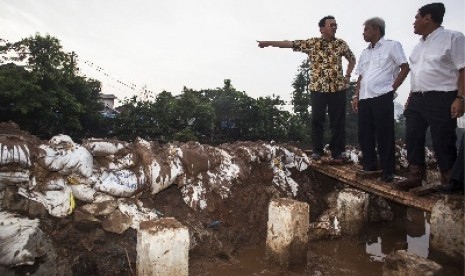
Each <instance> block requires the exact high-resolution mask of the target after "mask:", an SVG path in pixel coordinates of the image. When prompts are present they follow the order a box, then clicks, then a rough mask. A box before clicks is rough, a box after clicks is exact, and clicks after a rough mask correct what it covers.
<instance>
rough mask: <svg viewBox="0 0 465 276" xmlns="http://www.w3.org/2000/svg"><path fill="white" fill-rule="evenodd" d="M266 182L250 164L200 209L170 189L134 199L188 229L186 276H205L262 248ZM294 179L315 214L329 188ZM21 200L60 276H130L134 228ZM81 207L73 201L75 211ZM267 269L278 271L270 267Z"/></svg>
mask: <svg viewBox="0 0 465 276" xmlns="http://www.w3.org/2000/svg"><path fill="white" fill-rule="evenodd" d="M271 178H272V172H271V171H270V170H269V168H267V167H266V166H256V167H254V168H253V169H252V173H251V174H250V177H249V178H248V179H245V180H244V181H243V182H242V183H240V184H236V185H235V186H234V187H233V189H232V196H230V197H229V198H228V199H225V200H221V199H219V198H212V199H211V200H210V201H209V206H208V208H207V209H206V210H203V211H194V210H193V209H191V208H189V207H188V206H187V205H186V203H185V202H184V201H183V199H182V197H181V193H180V192H179V189H178V188H177V186H174V185H173V186H170V187H169V188H167V189H166V190H163V191H161V192H160V193H158V194H156V195H155V196H153V195H151V194H150V193H142V194H140V195H138V198H139V199H140V200H141V201H142V202H144V207H147V208H153V209H156V210H158V211H159V212H161V213H162V214H163V215H164V216H165V217H174V218H176V219H177V220H178V221H180V222H181V223H182V224H183V225H185V226H187V227H188V228H189V231H190V233H191V247H193V248H192V249H191V250H190V252H189V258H190V260H189V274H190V275H207V274H208V273H209V271H208V270H209V269H211V268H212V263H234V260H235V257H236V255H237V253H238V251H239V250H241V249H245V248H247V247H250V246H252V247H253V246H256V247H264V244H265V239H266V223H267V210H268V204H269V201H270V199H271V198H274V197H281V196H283V195H282V194H280V192H279V191H278V190H277V189H276V188H275V187H274V186H273V185H271ZM296 178H297V179H296ZM294 179H296V181H298V182H299V183H301V184H304V185H303V186H302V187H304V188H303V189H301V190H300V192H299V195H298V198H297V199H298V200H302V201H306V202H309V203H310V204H311V206H314V207H312V208H311V212H312V216H313V217H316V216H318V215H319V213H321V212H322V211H323V210H324V209H325V208H326V206H325V203H324V202H323V200H322V198H323V196H322V195H323V193H325V192H329V191H330V190H332V188H333V187H334V186H333V185H332V184H331V183H323V181H322V180H321V179H320V181H318V178H315V177H314V176H313V175H312V174H309V173H308V172H304V173H297V172H296V177H295V178H294ZM329 182H331V181H330V180H329ZM319 199H320V200H319ZM26 201H27V200H25V199H23V198H20V197H18V198H17V202H18V205H22V206H23V207H22V209H23V210H26V209H27V210H31V209H32V210H34V211H33V212H28V213H24V211H22V212H23V214H24V215H27V216H29V217H38V218H40V226H41V229H42V230H43V231H44V233H45V234H46V235H48V236H49V237H50V239H51V243H52V245H53V247H54V250H55V251H56V255H57V261H56V262H57V264H58V266H60V268H59V269H58V271H63V272H64V274H65V275H71V274H72V275H135V271H136V251H135V250H136V240H137V233H136V230H134V229H131V228H129V229H128V230H126V231H125V232H124V233H123V234H115V233H110V232H107V231H104V230H103V229H102V227H101V224H100V222H91V221H85V220H84V221H76V215H74V216H68V217H66V218H54V217H52V216H50V215H49V214H48V213H47V212H46V210H44V209H43V207H42V206H40V205H38V204H34V203H33V202H31V201H27V202H26ZM20 202H21V203H20ZM28 204H29V205H31V204H32V205H33V206H30V207H29V208H26V207H25V206H24V205H28ZM82 204H84V203H82V202H79V201H78V202H77V208H78V207H79V205H82ZM18 209H19V208H18ZM97 218H98V217H97ZM101 219H103V218H101ZM45 261H46V260H40V259H39V260H37V261H36V264H34V265H32V266H28V265H23V266H18V267H13V268H5V267H3V268H0V272H1V273H0V274H1V275H26V274H29V273H30V274H35V273H38V272H40V271H41V270H38V268H39V267H40V266H42V265H43V263H44V262H45ZM2 270H3V271H2ZM269 271H277V272H279V271H281V270H280V269H279V268H277V267H273V266H270V268H269ZM281 272H282V273H284V271H281ZM210 275H211V274H210ZM276 275H278V274H276Z"/></svg>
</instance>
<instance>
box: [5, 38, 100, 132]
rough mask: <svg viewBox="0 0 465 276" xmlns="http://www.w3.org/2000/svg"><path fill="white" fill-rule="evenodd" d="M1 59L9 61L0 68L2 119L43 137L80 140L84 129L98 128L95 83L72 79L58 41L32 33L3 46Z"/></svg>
mask: <svg viewBox="0 0 465 276" xmlns="http://www.w3.org/2000/svg"><path fill="white" fill-rule="evenodd" d="M0 54H1V55H2V59H3V60H9V61H13V62H14V63H8V64H2V65H0V68H1V69H0V91H1V92H0V102H1V103H2V107H3V108H2V111H1V112H2V115H3V114H8V115H7V116H2V120H13V121H15V122H17V123H18V124H19V125H20V127H21V128H22V129H25V130H27V131H29V132H30V133H32V134H35V135H37V136H39V137H43V138H48V137H51V136H53V135H56V134H58V133H62V134H68V135H70V136H72V137H74V138H81V137H83V136H84V135H85V134H86V133H89V132H90V129H84V126H86V127H89V128H94V127H96V126H98V125H100V122H101V121H102V120H101V119H102V118H101V116H99V115H98V114H99V111H100V110H102V108H103V106H102V105H101V104H99V102H98V93H99V92H100V84H99V83H98V82H96V81H90V82H88V81H87V80H86V79H85V78H83V77H80V76H77V75H76V74H75V73H76V70H77V68H76V66H75V60H74V55H70V54H67V53H65V52H64V51H63V49H62V46H61V45H60V42H59V40H58V39H56V38H54V37H51V36H49V35H46V36H41V35H39V34H36V35H35V36H34V37H29V38H25V39H22V40H20V41H18V42H15V43H12V44H11V43H6V44H5V45H2V47H0ZM12 54H14V55H12ZM23 64H24V65H23ZM83 124H84V125H83Z"/></svg>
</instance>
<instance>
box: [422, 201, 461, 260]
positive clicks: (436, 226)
mask: <svg viewBox="0 0 465 276" xmlns="http://www.w3.org/2000/svg"><path fill="white" fill-rule="evenodd" d="M430 227H431V228H430V231H431V232H430V233H431V235H430V246H431V248H432V250H437V251H440V252H442V253H444V254H446V255H447V256H450V257H452V258H455V259H459V260H463V258H464V252H463V249H464V248H465V246H464V240H465V236H464V233H465V222H464V205H463V201H461V200H460V201H446V200H440V201H438V202H437V203H436V204H435V205H434V207H433V210H432V211H431V218H430Z"/></svg>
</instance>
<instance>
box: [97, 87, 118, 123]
mask: <svg viewBox="0 0 465 276" xmlns="http://www.w3.org/2000/svg"><path fill="white" fill-rule="evenodd" d="M115 99H117V98H116V96H115V95H113V94H103V93H100V95H99V100H100V102H101V103H103V105H104V107H103V110H102V111H101V113H102V115H103V116H104V117H107V118H115V117H116V116H117V115H118V114H119V111H118V110H116V109H115Z"/></svg>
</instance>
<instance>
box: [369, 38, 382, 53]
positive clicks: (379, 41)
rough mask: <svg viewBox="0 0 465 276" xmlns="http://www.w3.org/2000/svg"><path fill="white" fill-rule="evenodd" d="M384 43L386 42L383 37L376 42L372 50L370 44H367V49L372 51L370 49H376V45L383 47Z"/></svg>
mask: <svg viewBox="0 0 465 276" xmlns="http://www.w3.org/2000/svg"><path fill="white" fill-rule="evenodd" d="M385 41H386V39H384V36H383V37H381V38H380V39H379V40H378V42H376V44H375V47H373V48H372V47H371V43H368V47H367V49H368V50H372V49H374V48H376V47H377V46H378V45H379V46H381V45H383V44H384V42H385Z"/></svg>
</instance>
